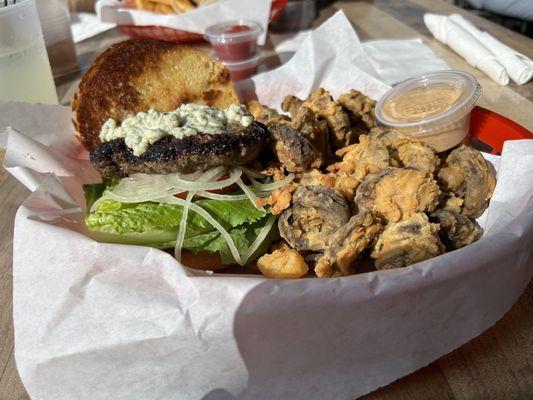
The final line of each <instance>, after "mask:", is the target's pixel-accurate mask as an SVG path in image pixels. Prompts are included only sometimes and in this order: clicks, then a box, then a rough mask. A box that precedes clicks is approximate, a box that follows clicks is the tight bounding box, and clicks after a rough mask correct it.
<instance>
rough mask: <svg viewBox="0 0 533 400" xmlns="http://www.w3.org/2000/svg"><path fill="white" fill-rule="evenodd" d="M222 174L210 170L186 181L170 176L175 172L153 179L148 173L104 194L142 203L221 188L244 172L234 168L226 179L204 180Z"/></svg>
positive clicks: (114, 198)
mask: <svg viewBox="0 0 533 400" xmlns="http://www.w3.org/2000/svg"><path fill="white" fill-rule="evenodd" d="M220 174H221V172H220V171H219V172H218V173H216V174H215V173H214V172H210V174H209V175H208V176H201V177H200V178H198V180H197V181H196V182H190V181H184V180H182V179H180V178H177V177H176V176H170V175H173V174H169V176H166V178H161V176H165V175H159V176H158V177H157V178H155V179H152V177H151V175H147V177H148V178H144V177H143V178H142V180H135V181H133V180H129V181H124V180H122V181H120V182H119V184H118V185H117V186H116V187H115V188H113V189H112V190H109V191H106V193H105V194H104V195H105V196H106V197H107V198H110V199H113V200H118V201H121V202H123V203H140V202H143V201H151V200H155V199H159V198H161V197H165V196H169V195H176V194H179V193H183V192H189V191H207V190H220V189H223V188H225V187H228V186H231V185H233V184H234V183H235V182H237V180H238V179H239V178H240V177H241V175H242V172H241V171H239V170H236V169H234V170H231V172H230V176H229V177H228V178H226V179H223V180H220V181H219V180H215V181H213V180H211V181H207V182H204V181H203V180H204V179H208V178H209V179H215V177H217V175H220ZM219 177H220V176H219ZM126 179H128V178H126ZM217 179H218V178H217Z"/></svg>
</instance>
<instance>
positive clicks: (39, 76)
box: [0, 0, 58, 104]
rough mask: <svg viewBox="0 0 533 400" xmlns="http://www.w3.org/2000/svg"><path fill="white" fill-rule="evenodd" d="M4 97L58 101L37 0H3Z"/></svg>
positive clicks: (0, 72) (0, 95)
mask: <svg viewBox="0 0 533 400" xmlns="http://www.w3.org/2000/svg"><path fill="white" fill-rule="evenodd" d="M6 4H7V5H6ZM0 100H2V101H27V102H30V103H47V104H58V99H57V93H56V88H55V84H54V78H53V77H52V70H51V68H50V63H49V61H48V55H47V53H46V47H45V44H44V40H43V33H42V30H41V24H40V22H39V15H38V14H37V8H36V6H35V0H18V1H13V0H11V1H9V2H8V1H4V0H0Z"/></svg>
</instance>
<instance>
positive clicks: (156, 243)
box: [72, 40, 293, 270]
mask: <svg viewBox="0 0 533 400" xmlns="http://www.w3.org/2000/svg"><path fill="white" fill-rule="evenodd" d="M72 109H73V122H74V125H75V127H76V130H77V132H78V133H79V139H80V141H81V142H82V144H83V145H84V147H85V148H86V149H87V150H88V151H89V153H90V161H91V163H92V165H93V166H94V167H95V168H96V170H98V171H99V172H100V174H101V176H102V182H100V183H95V184H88V185H85V186H84V190H85V195H86V203H87V216H86V219H85V223H86V227H87V229H88V232H89V234H90V235H91V236H92V237H93V238H94V239H96V240H98V241H103V242H111V243H122V244H134V245H145V246H152V247H156V248H160V249H174V254H175V256H176V258H177V259H178V260H181V261H182V262H183V263H184V264H186V265H188V266H191V267H197V268H203V269H211V270H212V269H218V268H223V267H225V266H228V265H233V264H238V265H245V264H248V263H250V262H251V261H253V260H254V259H255V258H257V257H258V256H260V255H262V254H264V253H265V252H266V250H267V248H268V247H269V246H270V244H271V243H272V242H273V241H274V240H276V238H277V237H278V231H277V225H276V223H275V222H276V217H275V216H274V215H272V214H271V212H270V210H269V209H268V208H267V207H263V206H260V205H258V202H257V201H256V200H257V198H258V197H266V196H268V195H269V194H270V193H271V192H272V191H273V190H275V189H276V188H279V187H281V186H283V185H285V184H286V183H288V182H290V180H291V179H293V174H288V175H286V176H283V177H282V178H281V179H278V180H277V181H274V180H273V179H272V178H271V177H268V176H266V175H265V174H262V173H260V172H259V171H258V169H257V168H256V169H254V167H253V166H254V164H255V165H257V164H258V162H259V161H258V160H259V159H261V157H263V155H264V154H267V153H269V154H271V153H272V152H271V151H270V150H269V149H271V148H272V140H273V139H272V134H271V133H270V132H269V130H268V129H267V127H266V126H265V125H263V124H261V123H259V122H257V121H255V120H254V118H253V116H252V114H250V113H249V112H248V111H247V109H246V108H245V107H244V106H243V105H241V104H240V103H239V100H238V97H237V95H236V92H235V89H234V87H233V84H232V82H231V80H230V78H229V72H228V70H227V69H226V68H225V67H224V66H223V65H220V64H218V63H217V62H216V61H214V60H213V59H211V58H210V57H209V56H208V55H207V54H206V53H204V52H202V51H200V50H196V49H193V48H191V47H187V46H181V45H177V44H173V43H167V42H162V41H157V40H137V41H133V40H129V41H125V42H122V43H119V44H116V45H114V46H112V47H110V48H109V49H108V50H107V51H105V52H104V53H103V54H102V55H101V56H100V57H99V58H98V59H97V60H96V61H95V62H94V64H93V65H92V67H91V68H90V69H89V70H88V71H87V73H86V74H85V76H84V77H83V79H82V81H81V83H80V85H79V88H78V91H77V93H76V95H75V97H74V100H73V102H72ZM285 136H287V134H286V133H284V134H281V135H280V134H278V135H277V137H278V138H279V137H285ZM289 136H290V135H289ZM278 147H279V146H278Z"/></svg>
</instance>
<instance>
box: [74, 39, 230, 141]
mask: <svg viewBox="0 0 533 400" xmlns="http://www.w3.org/2000/svg"><path fill="white" fill-rule="evenodd" d="M184 103H197V104H206V105H210V106H214V107H218V108H226V107H228V106H229V105H231V104H234V103H239V100H238V97H237V94H236V92H235V88H234V87H233V83H232V82H231V80H230V75H229V71H228V69H227V68H226V67H225V66H223V65H222V64H219V63H218V62H216V61H215V60H214V59H212V58H211V57H209V55H208V54H207V53H205V52H203V51H201V50H197V49H194V48H192V47H189V46H183V45H179V44H176V43H169V42H163V41H160V40H154V39H142V40H127V41H124V42H121V43H117V44H115V45H113V46H111V47H110V48H108V49H107V50H106V51H105V52H104V53H102V54H101V55H100V56H99V57H98V58H97V59H96V60H95V62H94V63H93V65H92V66H91V67H90V68H89V70H88V71H87V73H86V74H85V76H84V77H83V79H82V80H81V82H80V85H79V87H78V91H77V92H76V94H75V95H74V99H73V100H72V110H73V112H74V114H73V123H74V127H75V128H76V130H77V131H78V133H79V134H80V139H81V142H82V143H83V145H84V147H85V148H86V149H87V150H88V151H93V150H94V149H95V148H96V147H97V146H98V145H99V144H100V143H101V141H100V138H99V134H100V129H101V127H102V125H103V124H104V122H105V121H107V119H109V118H113V119H115V120H116V121H117V122H121V121H122V120H124V119H125V118H126V117H127V116H128V115H132V114H136V113H138V112H141V111H148V110H149V109H150V108H153V109H155V110H157V111H172V110H174V109H176V108H177V107H179V106H180V105H181V104H184Z"/></svg>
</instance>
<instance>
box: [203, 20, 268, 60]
mask: <svg viewBox="0 0 533 400" xmlns="http://www.w3.org/2000/svg"><path fill="white" fill-rule="evenodd" d="M261 31H262V28H261V26H260V25H259V24H258V23H256V22H253V21H246V20H238V21H228V22H222V23H219V24H215V25H211V26H210V27H208V28H207V29H206V31H205V34H204V37H205V38H206V40H208V41H209V43H211V46H213V49H214V50H215V53H216V54H217V58H218V59H219V60H220V61H242V60H247V59H250V58H252V57H254V56H255V55H256V54H257V38H258V37H259V35H260V34H261Z"/></svg>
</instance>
